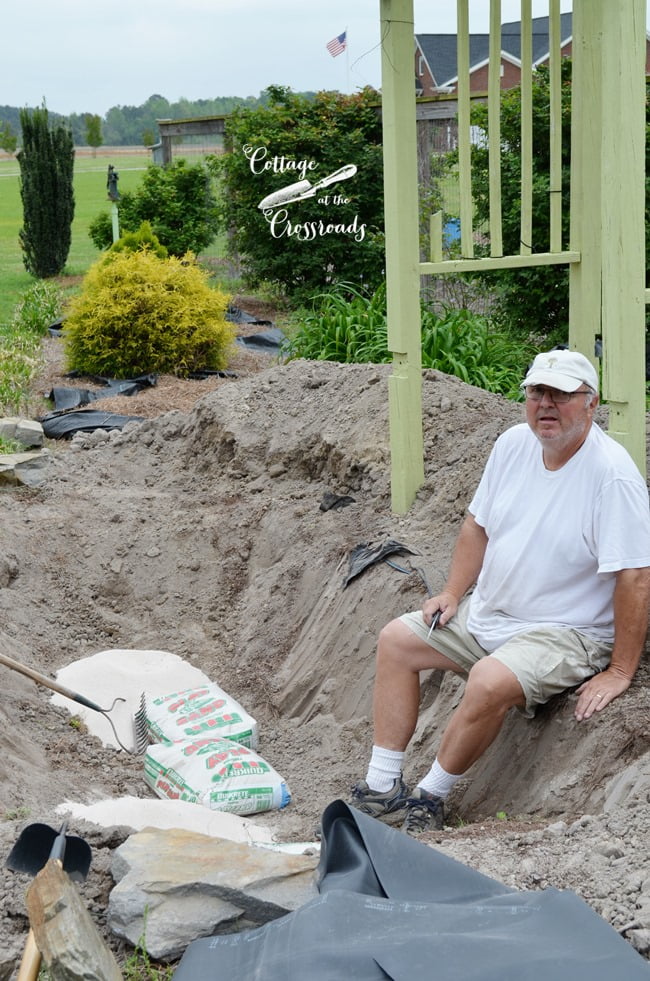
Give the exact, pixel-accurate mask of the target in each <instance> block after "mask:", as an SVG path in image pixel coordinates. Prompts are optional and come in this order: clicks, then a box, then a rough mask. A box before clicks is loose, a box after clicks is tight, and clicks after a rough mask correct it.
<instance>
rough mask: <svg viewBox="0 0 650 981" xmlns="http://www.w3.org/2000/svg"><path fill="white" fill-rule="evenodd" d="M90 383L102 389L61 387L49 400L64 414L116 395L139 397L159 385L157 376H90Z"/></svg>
mask: <svg viewBox="0 0 650 981" xmlns="http://www.w3.org/2000/svg"><path fill="white" fill-rule="evenodd" d="M66 377H68V378H75V377H78V376H77V375H75V374H74V373H72V374H70V375H68V376H66ZM88 377H89V378H90V381H93V382H95V384H97V385H103V386H104V387H103V388H100V389H97V390H95V389H90V388H72V387H68V386H67V385H66V386H63V385H60V386H57V387H55V388H53V389H52V390H51V392H50V393H49V395H48V398H49V399H51V400H52V401H53V402H54V409H55V410H56V411H57V412H63V411H65V410H67V409H76V408H78V407H79V406H82V405H88V404H89V403H90V402H97V401H99V400H100V399H109V398H113V396H114V395H127V396H133V395H137V394H138V392H142V391H143V390H144V389H145V388H154V387H155V386H156V383H157V380H158V379H157V376H156V375H152V374H149V375H140V376H139V377H138V378H124V379H121V380H120V379H117V378H101V377H98V376H88Z"/></svg>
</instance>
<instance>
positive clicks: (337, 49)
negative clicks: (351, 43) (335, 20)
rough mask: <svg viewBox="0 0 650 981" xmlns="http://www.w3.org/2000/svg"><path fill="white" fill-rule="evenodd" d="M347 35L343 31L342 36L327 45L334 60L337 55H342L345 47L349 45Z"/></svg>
mask: <svg viewBox="0 0 650 981" xmlns="http://www.w3.org/2000/svg"><path fill="white" fill-rule="evenodd" d="M347 33H348V32H347V31H343V33H342V34H339V36H338V37H334V38H332V40H331V41H329V42H328V43H327V44H326V45H325V47H326V48H327V50H328V51H329V53H330V54H331V56H332V58H336V56H337V55H340V54H342V53H343V52H344V51H345V47H346V45H347V43H348V42H347V39H346V38H347Z"/></svg>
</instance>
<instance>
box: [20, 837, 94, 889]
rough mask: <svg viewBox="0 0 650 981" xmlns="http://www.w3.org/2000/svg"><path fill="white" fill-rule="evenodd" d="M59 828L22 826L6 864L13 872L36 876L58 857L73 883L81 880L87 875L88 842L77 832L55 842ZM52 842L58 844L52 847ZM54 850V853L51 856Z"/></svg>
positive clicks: (88, 860)
mask: <svg viewBox="0 0 650 981" xmlns="http://www.w3.org/2000/svg"><path fill="white" fill-rule="evenodd" d="M60 836H61V832H60V831H56V830H55V829H54V828H51V827H50V826H49V824H29V825H28V826H27V827H26V828H24V829H23V830H22V831H21V833H20V836H19V838H18V840H17V841H16V843H15V844H14V846H13V848H12V849H11V851H10V852H9V855H8V857H7V860H6V862H5V865H6V867H7V868H8V869H11V870H12V871H13V872H25V873H26V874H27V875H36V874H37V873H38V872H40V871H41V869H42V868H45V866H46V865H47V863H48V860H49V859H50V858H52V857H59V858H60V859H61V862H62V865H63V870H64V872H67V874H68V875H69V876H70V878H71V879H72V880H73V881H75V882H83V881H84V879H85V878H86V876H87V875H88V869H89V868H90V861H91V858H92V852H91V850H90V845H89V844H88V842H87V841H84V840H83V838H78V837H77V836H76V835H65V841H61V842H60V843H57V838H59V837H60ZM55 844H60V846H61V847H57V848H55ZM53 851H54V852H55V853H56V854H55V855H53V854H52V853H53Z"/></svg>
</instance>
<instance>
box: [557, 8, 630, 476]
mask: <svg viewBox="0 0 650 981" xmlns="http://www.w3.org/2000/svg"><path fill="white" fill-rule="evenodd" d="M573 50H574V62H577V63H576V64H575V69H576V76H577V77H574V83H573V92H574V96H577V98H576V100H575V101H574V103H573V124H574V125H575V126H576V130H575V131H574V142H573V146H574V147H576V146H577V145H578V143H579V147H580V149H579V156H578V160H576V159H575V158H574V161H573V168H572V203H571V213H572V248H575V249H579V250H580V251H581V252H582V261H581V263H580V264H579V265H576V266H574V267H573V269H572V272H571V281H570V285H571V329H572V332H571V337H570V343H571V346H572V347H578V348H580V349H581V350H583V351H584V353H585V354H587V355H588V356H593V346H592V345H593V335H594V334H597V333H600V334H601V335H602V339H603V372H602V394H603V397H604V399H605V400H606V401H607V402H608V404H609V432H610V435H612V436H614V437H615V438H616V439H618V440H619V442H621V443H622V444H623V445H624V446H625V447H626V449H627V450H628V451H629V452H630V454H631V455H632V457H633V458H634V460H635V462H636V464H637V466H638V467H639V469H640V470H641V473H643V474H645V472H646V463H645V459H646V438H645V282H644V280H645V228H644V220H645V182H644V170H645V0H575V2H574V8H573ZM597 121H600V125H598V122H597ZM621 148H624V152H621ZM574 194H575V196H574ZM597 303H598V304H599V307H600V309H599V310H598V312H596V309H595V307H596V304H597ZM590 342H591V347H590Z"/></svg>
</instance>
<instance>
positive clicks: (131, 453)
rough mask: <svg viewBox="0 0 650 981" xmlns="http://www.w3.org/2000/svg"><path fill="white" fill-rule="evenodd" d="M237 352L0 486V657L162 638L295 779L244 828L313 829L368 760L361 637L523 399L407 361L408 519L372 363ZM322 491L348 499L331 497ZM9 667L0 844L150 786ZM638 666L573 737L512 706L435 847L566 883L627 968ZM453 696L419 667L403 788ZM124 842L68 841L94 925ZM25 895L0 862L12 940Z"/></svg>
mask: <svg viewBox="0 0 650 981" xmlns="http://www.w3.org/2000/svg"><path fill="white" fill-rule="evenodd" d="M250 357H253V358H256V359H258V360H256V361H255V362H254V364H253V362H251V364H250V365H249V366H248V368H247V369H244V370H243V371H240V372H239V374H238V377H237V378H226V379H221V380H219V381H218V382H216V383H214V384H213V388H212V389H211V390H209V391H207V392H205V393H204V394H203V395H202V397H201V398H200V399H199V400H198V401H196V402H195V404H194V400H192V405H191V406H190V405H182V406H181V408H173V409H172V411H169V412H164V413H163V414H159V410H160V406H159V407H158V411H157V412H152V414H151V418H147V419H145V421H144V422H142V423H140V424H130V425H129V426H127V427H126V428H125V430H124V431H123V432H121V433H119V432H114V433H112V434H111V435H110V437H109V438H108V439H106V440H104V441H102V442H99V443H98V442H97V441H96V440H95V439H93V438H92V437H90V436H88V437H80V438H75V439H74V440H73V441H72V443H70V444H65V445H63V446H57V447H56V448H55V452H54V453H53V457H52V464H51V467H50V471H49V479H48V481H47V482H46V484H45V485H44V486H43V487H42V488H39V489H26V488H23V489H6V488H5V489H2V490H1V491H0V515H1V520H2V527H3V549H2V556H0V611H1V616H2V623H3V624H4V627H3V628H2V630H1V631H0V650H2V651H3V652H5V653H7V654H9V655H11V656H13V657H16V658H17V659H19V660H21V661H23V662H24V663H26V664H29V665H30V666H32V667H34V668H36V669H37V670H39V671H41V672H43V673H49V674H54V673H55V672H56V671H57V670H58V669H60V668H62V667H63V666H64V665H66V664H68V663H70V662H71V661H74V660H77V659H79V658H81V657H85V656H88V655H91V654H94V653H96V652H97V651H101V650H107V649H110V648H127V649H128V648H134V649H156V650H167V651H171V652H173V653H175V654H177V655H180V656H181V657H183V658H184V659H186V660H187V661H188V662H190V663H191V664H193V665H196V666H197V667H199V668H201V670H203V671H204V672H205V673H206V674H207V675H208V676H209V677H211V678H212V679H213V680H214V681H215V682H217V683H218V684H219V685H220V686H221V687H222V688H224V689H225V690H226V691H228V692H229V693H230V694H231V695H232V696H233V697H234V698H236V699H237V700H238V701H239V702H241V704H242V705H244V707H245V708H246V709H247V710H248V711H249V712H250V713H251V714H252V715H253V716H255V718H256V719H257V720H258V723H259V730H260V752H261V753H262V755H263V756H264V757H265V758H266V759H268V760H269V762H271V763H272V764H273V766H274V767H275V768H276V769H277V770H278V771H279V772H280V773H281V774H282V775H283V776H284V778H285V779H286V781H287V783H288V784H289V787H290V789H291V792H292V802H291V804H290V805H289V807H287V808H286V809H285V810H283V811H282V812H279V813H278V812H275V813H273V814H269V815H266V816H264V815H262V816H260V817H258V818H257V820H258V821H260V822H264V821H265V820H266V821H268V822H269V823H273V824H277V825H278V827H279V828H280V837H281V838H282V839H283V840H294V841H308V840H311V839H313V836H314V832H315V829H316V827H317V825H318V821H319V817H320V814H321V813H322V811H323V809H324V807H325V806H326V805H327V804H328V803H329V802H330V801H332V800H334V799H336V798H338V797H343V798H346V797H347V795H348V791H349V787H350V785H351V784H352V783H353V782H354V781H355V780H356V779H358V778H359V777H360V776H363V774H364V772H365V766H366V761H367V756H368V752H369V748H370V744H371V738H372V734H371V723H370V713H371V695H372V679H373V671H374V647H375V640H376V636H377V633H378V631H379V629H380V627H381V626H382V625H383V623H385V622H386V620H388V619H389V618H391V617H392V616H394V615H397V614H399V613H401V612H403V611H404V610H406V609H411V608H417V607H419V606H420V605H421V603H422V600H423V598H424V596H425V595H426V590H427V588H430V589H431V590H432V591H436V590H437V589H438V588H439V587H440V586H441V585H442V583H443V581H444V577H445V573H446V569H447V565H448V561H449V555H450V551H451V548H452V545H453V542H454V539H455V536H456V533H457V531H458V528H459V525H460V522H461V521H462V518H463V516H464V513H465V507H466V504H467V502H468V500H469V498H470V497H471V494H472V492H473V490H474V487H475V485H476V482H477V480H478V476H479V474H480V472H481V469H482V466H483V464H484V461H485V459H486V457H487V455H488V453H489V450H490V447H491V446H492V443H493V442H494V439H495V438H496V437H497V436H498V434H499V433H500V432H502V431H503V430H504V429H505V428H507V427H508V426H510V425H512V424H514V423H516V422H518V421H520V420H521V418H522V410H521V407H520V406H517V405H515V404H513V403H511V402H508V401H507V400H505V399H503V398H501V397H499V396H496V395H492V394H490V393H487V392H484V391H482V390H480V389H476V388H473V387H471V386H468V385H465V384H464V383H462V382H461V381H459V380H458V379H456V378H451V377H449V376H445V375H443V374H441V373H439V372H435V371H427V372H424V377H423V404H424V426H425V430H424V441H425V460H426V463H425V481H424V484H423V486H422V488H421V489H420V491H419V493H418V495H417V498H416V500H415V502H414V504H413V506H412V507H411V509H410V511H409V513H408V514H407V515H406V516H402V517H400V516H396V515H395V514H393V513H392V512H391V502H390V454H389V434H388V394H387V385H388V376H389V372H390V369H389V368H388V367H387V366H375V365H362V366H352V365H350V366H342V365H334V364H328V363H320V362H305V361H297V362H292V363H290V364H286V365H276V364H273V363H272V361H271V360H270V359H269V358H266V359H264V357H263V356H257V355H254V356H250ZM260 369H261V370H260ZM54 373H55V372H54V370H52V374H54ZM187 384H195V385H196V384H197V383H187ZM172 388H173V385H170V391H171V389H172ZM141 398H142V396H140V395H139V396H136V397H135V398H134V399H129V400H128V401H129V403H133V405H134V407H135V405H138V406H139V405H140V402H139V400H140V399H141ZM168 407H169V408H171V407H172V403H171V402H170V403H168ZM120 411H129V412H133V411H134V409H131V408H129V409H128V410H124V409H121V410H120ZM140 414H142V415H145V414H146V413H144V412H141V413H140ZM336 498H347V499H350V498H351V499H352V500H347V501H345V506H341V507H329V508H328V503H330V502H331V501H332V500H333V499H336ZM340 503H341V504H343V502H342V501H341V502H340ZM389 539H392V540H396V541H397V542H399V543H401V544H403V545H404V546H406V547H407V548H408V549H409V550H411V551H407V550H406V549H405V550H403V551H401V552H399V553H398V554H396V555H395V556H394V562H392V563H390V564H389V563H386V562H380V563H373V564H370V565H368V566H367V567H366V568H365V569H364V570H363V571H362V572H361V573H360V574H359V575H358V576H356V577H355V578H354V579H353V580H352V581H351V582H349V584H348V585H346V586H345V587H344V580H345V578H346V575H347V572H348V567H349V560H350V555H351V553H352V551H353V550H354V549H355V548H356V547H357V546H358V545H361V544H365V545H366V546H368V547H375V546H377V545H381V544H383V543H385V542H386V541H387V540H389ZM2 671H3V687H4V692H5V698H4V700H3V703H2V704H1V705H0V715H1V716H2V721H3V725H2V729H1V730H0V750H1V752H0V776H1V780H0V788H1V791H0V814H2V815H3V820H2V824H1V825H0V840H1V843H2V847H3V850H4V851H5V852H8V850H9V847H10V846H11V843H12V841H13V840H15V838H16V837H17V836H18V833H19V831H20V829H21V828H22V827H23V825H24V824H25V823H28V822H32V821H39V820H42V821H45V822H47V823H50V824H51V823H53V820H54V813H55V808H56V806H57V805H58V804H59V803H61V802H62V801H63V800H66V799H72V800H78V801H81V802H89V803H90V802H92V801H95V800H99V799H102V798H105V797H116V796H122V795H125V794H134V795H137V796H142V797H145V796H150V793H149V791H148V790H147V788H146V787H145V786H144V782H143V778H142V769H141V766H142V765H141V761H139V760H138V759H137V758H134V757H127V756H126V755H125V754H123V753H115V752H114V751H112V750H107V749H104V748H103V747H102V746H101V745H100V744H99V743H97V741H96V740H94V739H93V738H92V737H90V736H88V735H87V734H84V733H83V732H82V731H80V730H79V729H77V728H75V727H72V726H70V724H69V717H68V716H67V714H66V713H65V712H63V711H62V710H59V709H55V708H53V707H52V705H51V703H50V701H49V697H48V694H47V693H45V692H43V690H42V689H38V688H36V686H34V685H33V684H32V683H31V682H29V681H28V680H27V679H25V678H23V677H21V676H19V675H17V674H12V673H11V672H9V671H6V670H5V669H2ZM649 676H650V671H649V670H648V664H647V658H646V660H645V661H644V665H643V667H642V669H641V670H640V672H639V676H638V678H637V680H636V682H635V684H634V686H633V687H632V689H631V690H630V691H629V692H628V693H626V695H625V696H624V697H622V698H620V699H618V700H617V701H616V702H615V703H613V704H612V705H611V706H609V707H608V708H607V709H606V710H605V711H604V712H603V713H602V714H601V715H600V716H598V717H597V718H594V719H593V720H591V721H590V722H589V723H583V724H580V725H579V724H577V723H576V722H575V721H574V720H573V714H572V705H573V701H572V699H573V697H574V696H572V695H567V696H563V697H562V698H560V699H558V700H555V701H554V702H553V703H552V704H551V705H549V706H547V707H546V708H545V709H544V710H543V711H542V712H541V713H540V714H539V716H538V717H537V718H536V719H534V720H533V721H531V722H526V721H525V720H523V719H522V718H521V717H519V716H516V715H513V717H512V718H509V719H508V721H507V723H506V726H505V727H504V731H503V733H502V734H501V736H500V738H499V740H498V741H497V743H496V744H495V746H493V747H492V749H491V750H490V752H489V753H488V754H487V756H486V757H485V759H484V760H483V761H482V762H481V763H480V764H478V765H477V766H476V767H475V768H474V771H473V772H472V773H471V774H470V775H469V777H468V779H466V780H464V781H463V782H462V785H461V786H459V787H458V789H457V791H456V792H455V794H454V798H453V801H452V811H451V815H450V822H451V824H452V825H453V827H452V828H450V830H448V831H446V832H445V833H444V834H442V835H441V834H437V835H431V836H429V843H430V844H434V845H435V846H436V847H440V848H441V849H443V850H445V851H447V852H448V853H449V854H452V855H453V856H454V857H456V858H459V859H460V860H462V861H465V862H467V863H468V864H470V865H472V866H473V867H475V868H477V869H479V870H480V871H482V872H484V873H486V874H488V875H491V876H493V877H494V878H496V879H499V880H501V881H503V882H505V883H506V884H508V885H514V886H517V887H521V888H537V887H544V886H546V885H553V886H556V887H558V888H570V889H573V890H575V891H577V892H578V893H580V894H581V895H582V896H584V898H585V899H586V900H587V902H589V903H590V904H591V905H592V906H593V907H594V908H595V909H596V910H597V911H598V912H599V913H601V914H602V915H603V916H604V917H605V918H606V919H607V920H608V921H609V922H611V923H612V924H613V926H614V927H615V928H616V929H618V930H620V931H621V932H622V933H623V935H624V936H626V938H627V939H628V940H630V942H632V943H634V945H635V946H636V947H637V949H639V950H640V951H642V952H643V953H644V955H645V956H648V951H649V950H650V849H649V848H648V844H649V837H650V836H649V830H650V816H649V811H648V807H647V805H648V802H649V800H650V733H649V732H648V725H647V719H648V709H649V708H650V694H649V692H648V688H647V682H648V678H649ZM460 686H461V682H459V680H458V679H450V678H444V679H443V678H442V677H440V676H439V675H437V674H432V675H431V676H430V677H428V678H425V679H423V686H422V713H421V720H420V724H419V726H418V731H417V733H416V737H415V739H414V741H413V746H412V748H411V752H410V753H409V756H408V764H407V769H406V773H405V776H406V778H407V779H408V780H411V781H414V780H415V779H416V778H417V777H418V776H419V775H421V774H422V773H423V772H425V771H426V769H428V766H429V763H430V760H431V759H432V757H433V755H434V753H435V749H436V745H437V741H438V738H439V735H440V731H441V728H442V727H443V726H444V724H445V722H446V720H447V719H448V717H449V715H450V713H451V711H453V707H454V705H455V704H457V701H458V696H459V689H460ZM96 695H97V700H98V701H100V700H101V692H97V693H96ZM497 814H499V815H500V818H501V819H499V820H498V819H497V818H496V815H497ZM459 819H461V821H462V823H459ZM73 830H75V829H73ZM125 834H126V831H125V830H124V829H116V830H114V831H102V830H98V829H96V828H95V829H93V828H90V827H88V828H86V829H84V836H85V837H87V838H88V840H89V841H90V843H91V845H93V847H94V849H95V857H94V861H93V868H92V871H91V874H90V876H89V878H88V881H87V883H86V884H85V885H84V886H83V889H82V895H83V896H84V899H85V901H86V903H87V905H88V908H89V909H90V912H91V914H92V915H93V918H94V919H95V922H97V923H98V924H99V926H100V928H102V929H105V924H104V914H105V910H106V901H107V896H108V893H109V891H110V888H111V886H112V882H111V879H110V875H109V866H110V854H111V849H112V848H114V847H115V846H116V845H117V844H119V842H120V841H121V840H122V838H123V837H124V836H125ZM23 890H24V883H17V879H16V877H15V876H14V875H12V873H9V872H6V871H5V872H4V873H3V877H2V884H1V885H0V898H1V909H2V912H1V913H0V936H2V938H3V939H2V940H1V941H0V945H2V944H4V945H5V947H6V948H7V950H9V949H10V948H11V947H12V945H13V949H15V948H16V946H17V945H18V944H19V943H20V942H21V941H22V940H23V939H24V932H25V930H26V929H27V920H26V916H25V908H24V898H23ZM111 944H112V945H113V947H114V949H117V950H119V944H118V943H117V941H116V940H115V938H111ZM1 961H2V958H0V963H1ZM0 977H2V971H1V968H0Z"/></svg>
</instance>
